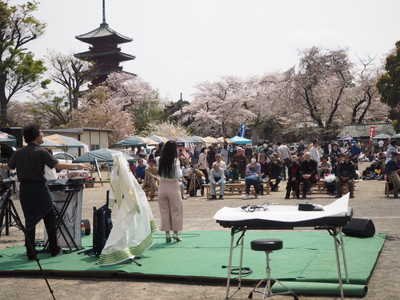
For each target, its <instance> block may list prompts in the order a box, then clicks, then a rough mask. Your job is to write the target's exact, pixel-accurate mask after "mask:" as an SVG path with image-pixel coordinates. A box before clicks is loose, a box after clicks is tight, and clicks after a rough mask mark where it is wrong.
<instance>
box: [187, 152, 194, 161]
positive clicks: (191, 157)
mask: <svg viewBox="0 0 400 300" xmlns="http://www.w3.org/2000/svg"><path fill="white" fill-rule="evenodd" d="M186 153H187V154H188V156H189V159H190V162H191V163H193V161H194V153H193V151H192V150H190V149H186ZM185 161H186V160H185Z"/></svg>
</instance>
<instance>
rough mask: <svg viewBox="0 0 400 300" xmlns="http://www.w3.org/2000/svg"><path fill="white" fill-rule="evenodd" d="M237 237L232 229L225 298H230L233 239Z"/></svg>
mask: <svg viewBox="0 0 400 300" xmlns="http://www.w3.org/2000/svg"><path fill="white" fill-rule="evenodd" d="M234 239H235V230H234V228H232V229H231V246H230V249H229V264H228V277H227V280H226V297H225V299H229V288H230V285H231V272H232V256H233V241H234Z"/></svg>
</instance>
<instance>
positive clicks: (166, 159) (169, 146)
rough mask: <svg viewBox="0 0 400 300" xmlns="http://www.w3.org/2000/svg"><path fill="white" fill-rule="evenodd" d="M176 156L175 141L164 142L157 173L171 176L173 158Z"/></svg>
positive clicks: (172, 173) (166, 176) (162, 175)
mask: <svg viewBox="0 0 400 300" xmlns="http://www.w3.org/2000/svg"><path fill="white" fill-rule="evenodd" d="M177 157H178V151H177V148H176V142H174V141H168V142H166V143H165V145H164V147H163V150H162V153H161V157H160V160H159V166H158V174H159V175H160V176H161V177H165V178H168V177H172V176H173V175H174V166H175V159H176V158H177Z"/></svg>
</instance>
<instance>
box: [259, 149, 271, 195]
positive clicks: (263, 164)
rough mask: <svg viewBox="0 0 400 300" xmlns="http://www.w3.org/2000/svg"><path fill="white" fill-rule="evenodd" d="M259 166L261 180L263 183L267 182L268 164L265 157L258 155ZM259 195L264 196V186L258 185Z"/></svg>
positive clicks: (268, 174)
mask: <svg viewBox="0 0 400 300" xmlns="http://www.w3.org/2000/svg"><path fill="white" fill-rule="evenodd" d="M259 164H260V166H261V178H262V179H263V180H264V181H265V182H268V180H269V176H270V175H271V174H270V169H269V163H268V162H267V158H266V157H265V155H260V161H259ZM260 194H261V195H264V185H263V184H261V185H260Z"/></svg>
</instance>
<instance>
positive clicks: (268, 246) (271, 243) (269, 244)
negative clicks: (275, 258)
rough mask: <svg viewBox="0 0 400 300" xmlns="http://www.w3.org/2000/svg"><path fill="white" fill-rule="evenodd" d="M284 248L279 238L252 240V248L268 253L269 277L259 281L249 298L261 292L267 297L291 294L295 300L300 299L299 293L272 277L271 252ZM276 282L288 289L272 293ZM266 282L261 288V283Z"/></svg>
mask: <svg viewBox="0 0 400 300" xmlns="http://www.w3.org/2000/svg"><path fill="white" fill-rule="evenodd" d="M282 248H283V242H282V240H279V239H259V240H254V241H251V250H254V251H265V254H266V255H267V277H266V278H264V279H262V280H261V281H259V282H258V284H257V285H256V287H255V288H254V289H253V290H252V291H251V292H250V294H249V296H248V298H249V299H252V298H253V294H254V293H260V294H262V295H263V299H264V298H265V297H272V296H274V295H291V296H293V298H294V299H295V300H298V297H297V295H296V294H295V293H294V292H293V291H291V290H290V289H288V288H287V287H286V286H285V285H284V284H283V283H281V282H280V281H279V280H277V279H273V278H271V268H270V265H269V262H270V259H269V254H270V253H271V252H272V251H274V250H280V249H282ZM274 283H278V284H280V285H281V286H282V287H283V288H284V289H286V291H283V292H280V293H272V285H273V284H274ZM263 284H265V288H260V287H261V285H263Z"/></svg>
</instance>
